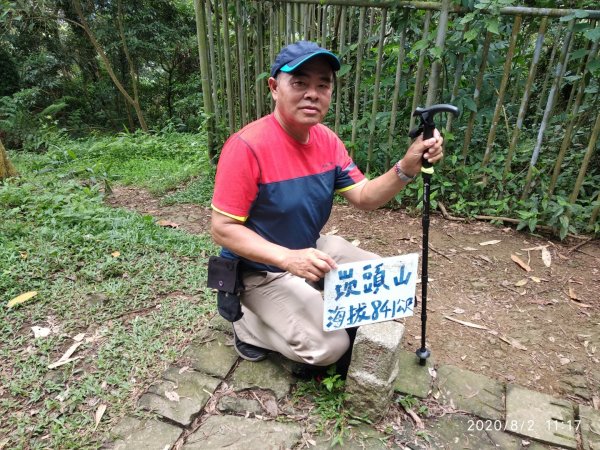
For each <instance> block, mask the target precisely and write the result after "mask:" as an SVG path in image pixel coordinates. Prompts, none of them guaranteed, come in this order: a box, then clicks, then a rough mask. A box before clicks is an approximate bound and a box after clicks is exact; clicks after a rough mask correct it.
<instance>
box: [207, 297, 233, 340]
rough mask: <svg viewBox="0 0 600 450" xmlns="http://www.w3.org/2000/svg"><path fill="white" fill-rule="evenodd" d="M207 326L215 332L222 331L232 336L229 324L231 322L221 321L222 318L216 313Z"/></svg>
mask: <svg viewBox="0 0 600 450" xmlns="http://www.w3.org/2000/svg"><path fill="white" fill-rule="evenodd" d="M215 296H216V294H215ZM215 301H216V300H215ZM208 326H209V327H210V328H212V329H213V330H216V331H222V332H223V333H228V334H233V333H232V331H233V325H232V324H231V322H228V321H227V320H225V319H223V317H221V315H220V314H219V313H216V314H215V315H214V316H213V318H212V319H210V322H209V323H208Z"/></svg>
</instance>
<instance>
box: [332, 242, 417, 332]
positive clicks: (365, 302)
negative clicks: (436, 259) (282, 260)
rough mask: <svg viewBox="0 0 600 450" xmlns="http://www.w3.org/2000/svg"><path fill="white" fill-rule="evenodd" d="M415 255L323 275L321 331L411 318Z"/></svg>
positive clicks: (341, 268)
mask: <svg viewBox="0 0 600 450" xmlns="http://www.w3.org/2000/svg"><path fill="white" fill-rule="evenodd" d="M418 264H419V255H418V253H410V254H408V255H402V256H393V257H391V258H381V259H370V260H367V261H357V262H353V263H347V264H340V265H338V268H337V269H336V270H332V271H331V272H329V273H327V275H325V295H324V297H325V302H324V311H323V330H325V331H333V330H340V329H342V328H351V327H356V326H359V325H364V324H367V323H375V322H384V321H386V320H393V319H398V318H400V317H407V316H412V315H413V307H414V304H415V290H416V287H417V269H418Z"/></svg>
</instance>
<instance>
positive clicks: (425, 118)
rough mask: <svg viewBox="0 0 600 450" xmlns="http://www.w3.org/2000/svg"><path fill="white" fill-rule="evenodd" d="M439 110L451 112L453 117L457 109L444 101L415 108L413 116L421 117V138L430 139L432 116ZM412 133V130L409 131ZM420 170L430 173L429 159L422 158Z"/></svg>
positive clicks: (433, 124)
mask: <svg viewBox="0 0 600 450" xmlns="http://www.w3.org/2000/svg"><path fill="white" fill-rule="evenodd" d="M441 112H447V113H451V114H453V115H454V116H455V117H458V115H459V111H458V108H457V107H456V106H454V105H449V104H446V103H441V104H438V105H431V106H429V107H427V108H417V109H415V112H414V113H413V116H415V117H418V118H420V119H421V126H420V127H419V128H420V129H421V128H422V130H423V139H424V140H425V139H430V138H432V137H433V131H434V130H435V122H434V120H433V118H434V116H435V115H436V114H438V113H441ZM411 134H412V132H411ZM421 171H422V172H427V173H432V172H433V169H432V165H431V163H430V162H429V161H427V160H426V159H425V158H423V163H422V168H421Z"/></svg>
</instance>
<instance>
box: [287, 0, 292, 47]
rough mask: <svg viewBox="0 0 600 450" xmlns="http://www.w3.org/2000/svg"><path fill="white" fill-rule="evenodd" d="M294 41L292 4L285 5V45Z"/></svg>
mask: <svg viewBox="0 0 600 450" xmlns="http://www.w3.org/2000/svg"><path fill="white" fill-rule="evenodd" d="M291 43H292V4H291V3H286V5H285V45H289V44H291Z"/></svg>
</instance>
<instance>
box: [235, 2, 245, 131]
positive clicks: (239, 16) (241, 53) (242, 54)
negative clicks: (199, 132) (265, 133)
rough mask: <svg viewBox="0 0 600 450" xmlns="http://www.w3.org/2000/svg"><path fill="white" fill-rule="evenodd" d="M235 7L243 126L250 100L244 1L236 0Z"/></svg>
mask: <svg viewBox="0 0 600 450" xmlns="http://www.w3.org/2000/svg"><path fill="white" fill-rule="evenodd" d="M235 9H236V12H237V15H236V33H235V38H236V41H237V51H238V73H239V75H240V76H239V84H240V96H239V101H240V112H241V114H240V119H241V122H242V126H244V125H246V124H247V123H248V102H247V97H246V64H245V61H246V58H245V56H246V54H245V52H244V40H245V33H244V26H243V24H242V3H241V1H240V0H236V2H235Z"/></svg>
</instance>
